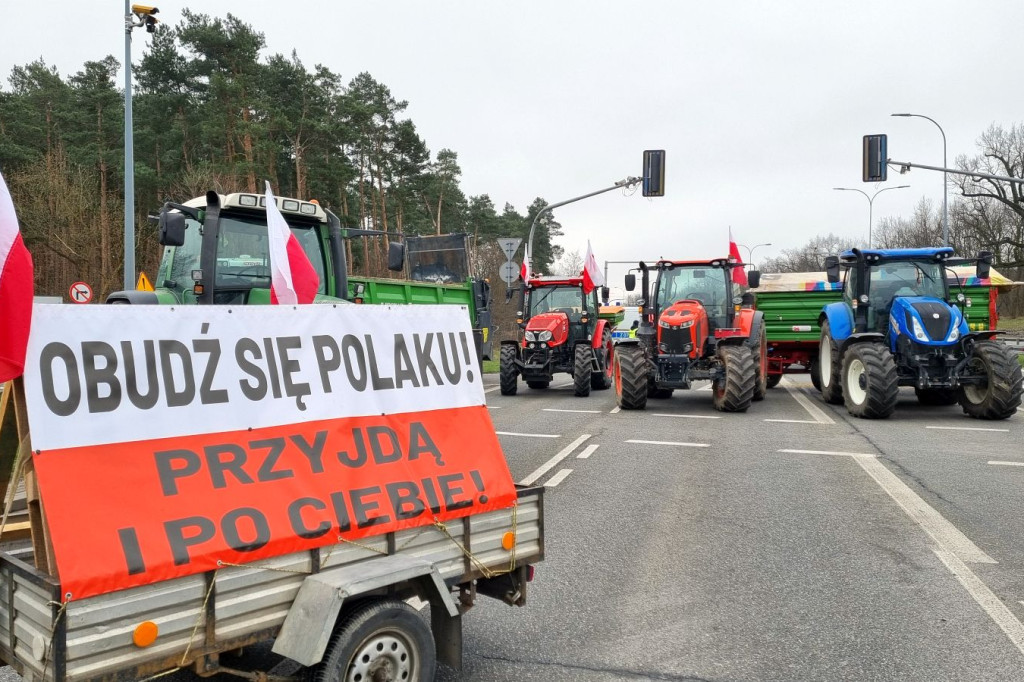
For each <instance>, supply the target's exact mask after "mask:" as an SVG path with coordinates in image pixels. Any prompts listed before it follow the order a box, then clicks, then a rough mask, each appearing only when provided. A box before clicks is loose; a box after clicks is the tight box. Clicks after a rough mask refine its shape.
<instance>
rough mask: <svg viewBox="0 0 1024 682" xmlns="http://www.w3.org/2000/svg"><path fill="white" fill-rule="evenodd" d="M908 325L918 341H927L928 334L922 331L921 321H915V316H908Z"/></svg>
mask: <svg viewBox="0 0 1024 682" xmlns="http://www.w3.org/2000/svg"><path fill="white" fill-rule="evenodd" d="M910 327H911V328H912V329H913V331H914V338H916V339H917V340H918V341H929V340H930V339H929V338H928V335H927V334H925V333H924V328H922V327H921V323H920V322H918V321H917V318H916V317H911V318H910Z"/></svg>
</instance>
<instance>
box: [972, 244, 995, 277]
mask: <svg viewBox="0 0 1024 682" xmlns="http://www.w3.org/2000/svg"><path fill="white" fill-rule="evenodd" d="M975 274H977V275H978V279H988V278H989V276H990V275H991V274H992V252H991V251H979V252H978V270H977V272H976V273H975Z"/></svg>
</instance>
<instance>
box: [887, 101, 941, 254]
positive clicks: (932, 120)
mask: <svg viewBox="0 0 1024 682" xmlns="http://www.w3.org/2000/svg"><path fill="white" fill-rule="evenodd" d="M891 116H900V117H903V118H906V117H913V118H924V119H927V120H929V121H931V122H932V123H934V124H935V127H936V128H938V129H939V132H940V133H942V169H943V170H942V245H943V246H949V203H948V201H947V197H948V195H949V184H948V183H947V182H946V170H945V169H946V131H945V130H943V129H942V126H940V125H939V124H938V122H937V121H936V120H935V119H933V118H930V117H928V116H925V115H924V114H891Z"/></svg>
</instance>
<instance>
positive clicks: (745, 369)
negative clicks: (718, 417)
mask: <svg viewBox="0 0 1024 682" xmlns="http://www.w3.org/2000/svg"><path fill="white" fill-rule="evenodd" d="M718 358H719V360H720V361H721V363H722V365H723V369H724V372H723V373H722V374H721V375H719V376H718V378H717V379H715V380H714V381H713V382H712V384H711V392H712V399H713V401H714V405H715V409H716V410H718V411H719V412H746V411H747V408H748V407H750V401H751V400H753V399H754V384H755V382H756V381H757V367H756V366H755V360H754V355H753V354H752V353H751V352H750V348H748V347H747V346H720V347H719V349H718Z"/></svg>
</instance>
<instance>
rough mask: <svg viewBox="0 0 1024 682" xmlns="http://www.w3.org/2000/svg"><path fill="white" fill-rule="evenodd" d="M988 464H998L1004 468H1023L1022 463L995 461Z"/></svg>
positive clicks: (1023, 463)
mask: <svg viewBox="0 0 1024 682" xmlns="http://www.w3.org/2000/svg"><path fill="white" fill-rule="evenodd" d="M989 464H998V465H1000V466H1004V467H1024V462H1000V461H996V460H990V461H989Z"/></svg>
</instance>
